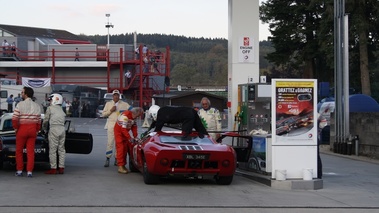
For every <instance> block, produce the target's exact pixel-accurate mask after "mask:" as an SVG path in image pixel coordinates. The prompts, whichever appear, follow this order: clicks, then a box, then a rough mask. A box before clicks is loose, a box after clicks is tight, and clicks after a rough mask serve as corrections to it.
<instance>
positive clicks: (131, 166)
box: [129, 155, 138, 172]
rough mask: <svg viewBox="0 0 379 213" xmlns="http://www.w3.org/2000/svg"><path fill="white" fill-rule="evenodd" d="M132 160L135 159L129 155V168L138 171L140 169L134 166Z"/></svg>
mask: <svg viewBox="0 0 379 213" xmlns="http://www.w3.org/2000/svg"><path fill="white" fill-rule="evenodd" d="M132 161H133V159H132V158H131V157H130V155H129V170H130V171H131V172H138V169H137V168H136V167H135V166H134V164H133V162H132Z"/></svg>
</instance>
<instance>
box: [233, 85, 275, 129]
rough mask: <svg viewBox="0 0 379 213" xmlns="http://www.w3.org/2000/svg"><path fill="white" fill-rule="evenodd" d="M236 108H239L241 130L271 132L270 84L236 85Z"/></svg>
mask: <svg viewBox="0 0 379 213" xmlns="http://www.w3.org/2000/svg"><path fill="white" fill-rule="evenodd" d="M238 91H239V94H238V108H239V109H240V110H241V111H240V112H241V116H240V117H241V122H240V125H241V131H246V132H247V134H248V133H250V132H251V131H252V130H259V129H261V130H264V131H266V132H268V133H271V85H270V84H262V83H248V84H240V85H238Z"/></svg>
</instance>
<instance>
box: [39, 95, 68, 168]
mask: <svg viewBox="0 0 379 213" xmlns="http://www.w3.org/2000/svg"><path fill="white" fill-rule="evenodd" d="M49 100H50V106H49V107H47V109H46V113H45V118H44V119H43V122H42V130H43V131H45V132H47V130H49V131H48V132H49V134H48V138H49V160H50V170H48V171H46V172H45V174H49V175H55V174H57V173H59V174H63V173H64V163H65V155H66V149H65V140H66V131H65V127H64V123H65V121H66V114H65V113H64V111H63V109H62V103H63V101H64V99H63V97H62V95H60V94H56V93H55V94H52V95H50V98H49ZM57 151H58V164H59V165H58V170H57Z"/></svg>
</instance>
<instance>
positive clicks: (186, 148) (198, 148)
mask: <svg viewBox="0 0 379 213" xmlns="http://www.w3.org/2000/svg"><path fill="white" fill-rule="evenodd" d="M179 147H180V149H181V150H203V148H201V146H179Z"/></svg>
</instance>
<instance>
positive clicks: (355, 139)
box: [354, 135, 359, 156]
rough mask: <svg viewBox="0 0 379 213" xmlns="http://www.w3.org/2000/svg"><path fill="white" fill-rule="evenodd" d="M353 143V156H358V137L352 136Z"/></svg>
mask: <svg viewBox="0 0 379 213" xmlns="http://www.w3.org/2000/svg"><path fill="white" fill-rule="evenodd" d="M354 143H355V155H356V156H358V154H359V135H356V136H354Z"/></svg>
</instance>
